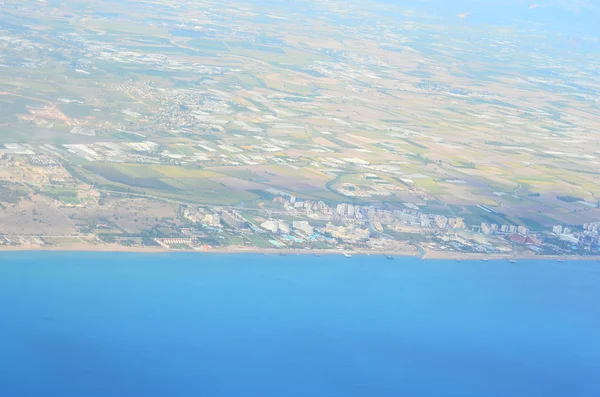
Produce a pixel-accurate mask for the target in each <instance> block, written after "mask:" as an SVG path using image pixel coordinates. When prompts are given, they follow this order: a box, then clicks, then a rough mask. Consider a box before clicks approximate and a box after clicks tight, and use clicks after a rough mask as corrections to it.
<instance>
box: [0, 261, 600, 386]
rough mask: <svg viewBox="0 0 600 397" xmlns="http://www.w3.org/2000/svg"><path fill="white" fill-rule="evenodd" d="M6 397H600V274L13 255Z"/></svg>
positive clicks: (592, 270) (585, 269)
mask: <svg viewBox="0 0 600 397" xmlns="http://www.w3.org/2000/svg"><path fill="white" fill-rule="evenodd" d="M0 396H10V397H21V396H27V397H29V396H57V397H120V396H124V397H125V396H127V397H138V396H139V397H151V396H161V397H163V396H171V397H178V396H194V397H198V396H202V397H204V396H206V397H211V396H227V397H229V396H232V397H233V396H235V397H238V396H257V397H271V396H273V397H275V396H277V397H295V396H302V397H315V396H340V397H342V396H343V397H354V396H365V397H367V396H368V397H376V396H378V397H381V396H390V397H391V396H393V397H401V396H410V397H420V396H424V397H436V396H443V397H449V396H457V397H458V396H460V397H470V396H478V397H479V396H484V397H496V396H503V397H504V396H511V397H535V396H540V397H553V396H564V397H588V396H589V397H598V396H600V264H599V263H596V262H563V263H558V262H551V261H519V262H518V263H516V264H511V263H508V262H506V261H490V262H487V263H484V262H476V261H473V262H471V261H463V262H460V263H458V262H455V261H441V260H440V261H436V260H431V261H421V260H417V259H402V258H396V259H395V260H393V261H391V260H386V259H385V258H383V257H380V256H371V257H354V258H351V259H347V258H343V257H342V256H322V257H314V256H285V257H282V256H263V255H216V254H150V255H146V254H125V253H4V254H1V255H0Z"/></svg>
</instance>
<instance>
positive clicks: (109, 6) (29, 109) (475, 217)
mask: <svg viewBox="0 0 600 397" xmlns="http://www.w3.org/2000/svg"><path fill="white" fill-rule="evenodd" d="M343 9H344V11H343V12H341V11H340V9H338V8H336V5H335V2H325V3H323V4H321V3H319V4H317V3H314V2H312V1H307V2H301V3H299V4H298V5H297V6H295V7H292V9H291V10H285V9H284V7H283V6H282V5H279V4H278V3H277V2H268V3H265V4H262V3H261V2H253V1H239V2H236V7H228V8H223V7H222V6H221V3H220V2H215V1H211V0H203V1H191V0H189V1H187V0H185V1H181V2H177V3H172V2H167V1H161V0H159V1H139V2H136V3H135V5H134V4H132V3H130V2H120V3H115V2H109V3H107V2H101V1H96V0H86V1H75V0H66V1H61V2H60V4H59V3H58V2H56V1H47V2H39V1H33V0H25V1H19V2H17V1H11V0H6V1H5V7H4V8H3V9H2V13H1V14H0V50H1V53H0V67H1V69H0V70H2V73H1V76H0V155H1V156H2V159H0V162H1V163H2V167H0V178H2V181H6V182H7V183H8V182H10V183H17V184H21V185H20V186H21V188H20V189H24V190H23V192H24V193H23V195H28V194H30V193H31V192H33V193H31V194H34V195H35V200H34V201H33V202H35V203H41V201H40V200H42V199H43V200H47V202H49V203H50V204H48V205H56V206H57V208H59V210H61V211H68V212H69V214H71V215H70V216H75V214H76V213H77V212H78V211H85V210H86V208H92V207H93V208H96V209H99V208H102V205H103V203H104V202H105V201H106V200H104V199H106V198H107V197H108V198H109V200H108V201H110V200H114V199H115V197H119V199H124V198H123V197H127V199H130V200H136V203H137V204H138V205H139V206H140V208H147V209H148V211H149V210H150V208H152V206H153V205H156V203H157V200H158V201H160V202H162V203H163V204H164V203H169V205H173V206H175V205H186V204H197V205H208V206H221V207H243V208H247V207H250V208H267V207H269V206H270V205H271V203H269V202H268V201H269V198H270V197H269V196H268V195H266V194H265V193H264V192H265V191H269V190H273V189H274V190H276V191H279V192H282V193H283V194H287V195H293V196H294V197H298V198H299V199H302V200H313V201H316V202H318V201H322V202H324V203H327V205H331V206H332V207H334V206H335V205H337V204H339V203H352V204H354V205H364V206H380V207H385V208H396V207H400V208H404V207H402V205H403V204H413V205H418V206H419V208H421V209H422V210H424V211H426V212H428V213H431V214H433V213H436V211H437V210H438V207H439V205H440V203H442V204H443V206H442V208H448V207H451V208H453V209H454V211H453V212H454V213H456V214H460V215H461V216H463V217H464V219H465V220H466V222H467V223H468V224H469V225H478V224H480V223H482V222H493V223H503V224H518V225H528V226H530V227H532V228H537V229H543V228H547V227H551V226H552V225H553V224H556V223H563V224H581V223H582V222H585V221H586V220H587V221H589V220H592V219H596V218H598V217H599V216H600V209H598V208H597V204H598V202H599V201H600V179H599V178H600V146H599V145H598V139H597V133H598V131H597V129H598V126H599V125H600V109H599V103H600V102H599V101H600V84H599V83H598V79H597V73H595V72H594V71H595V70H598V69H599V68H600V59H599V58H598V55H597V52H594V51H593V50H594V48H595V47H594V45H593V44H591V43H590V44H589V46H588V47H586V46H585V45H584V44H582V45H581V46H579V47H578V50H577V51H574V52H572V53H570V54H569V56H568V57H567V56H561V55H558V53H557V51H556V50H555V49H556V46H557V45H558V44H557V40H558V39H557V38H556V35H555V34H553V33H552V32H551V31H548V32H546V33H547V34H546V35H540V34H537V33H534V32H533V31H529V30H527V29H521V30H519V31H518V32H513V34H510V35H508V34H507V33H506V30H505V29H504V28H502V27H498V26H496V27H494V26H488V27H484V26H482V25H479V24H477V23H470V22H469V20H464V21H456V20H452V21H450V22H448V21H446V22H444V23H442V21H441V20H440V21H439V23H437V22H436V21H437V20H436V19H433V17H431V16H430V15H426V14H423V13H417V12H411V11H410V10H408V9H403V8H400V6H397V5H394V4H389V3H377V5H372V4H371V5H369V3H368V2H350V3H349V4H345V5H344V7H343ZM398 15H403V17H402V18H400V19H398V18H397V16H398ZM372 21H377V23H371V22H372ZM23 26H30V27H32V28H31V29H29V28H27V29H25V28H23ZM582 40H583V39H582ZM527 46H529V47H534V48H535V51H533V50H528V49H527V48H529V47H527ZM474 48H476V49H477V50H474ZM33 158H35V160H34V159H33ZM40 159H41V160H40ZM32 162H33V163H35V164H34V165H32ZM11 192H12V190H10V189H6V190H5V191H4V193H2V197H0V199H1V200H2V202H3V204H2V205H3V206H9V205H15V204H18V206H23V205H25V204H23V203H21V202H20V201H19V202H18V203H15V202H14V201H15V200H17V199H16V198H14V197H13V196H14V195H13V194H12V193H11ZM18 192H19V190H17V195H18ZM111 195H112V196H111ZM560 196H571V197H577V198H578V200H575V201H572V202H566V201H564V200H559V199H558V197H560ZM143 200H146V204H147V205H148V206H146V205H142V204H141V202H142V201H143ZM28 205H29V204H28ZM40 205H42V204H40ZM44 205H46V204H44ZM104 205H108V204H104ZM478 205H485V206H488V207H490V208H492V209H493V210H494V211H496V212H495V213H493V214H491V215H490V213H489V212H485V211H483V212H482V211H481V210H478V207H477V206H478ZM90 206H91V207H90ZM269 208H270V207H269ZM24 211H25V210H24ZM141 211H142V210H141V209H140V210H139V211H137V212H138V215H137V216H136V217H135V219H137V222H138V223H139V225H138V226H135V225H133V224H132V223H131V222H125V223H124V222H121V223H119V222H114V221H113V223H111V225H112V226H111V227H113V229H110V230H113V232H114V233H128V232H130V231H132V230H138V231H139V230H142V229H144V228H152V227H153V222H151V221H150V219H151V218H152V216H151V215H150V214H142V213H141ZM93 213H98V214H100V213H103V211H100V210H98V211H97V212H96V210H94V212H93ZM5 216H8V217H9V218H7V219H9V220H8V221H7V222H12V221H11V220H10V219H13V218H10V217H11V216H12V215H10V214H9V215H5ZM48 216H50V215H48ZM98 216H100V215H98ZM75 217H76V218H77V219H79V218H82V219H83V218H85V217H79V216H75ZM48 219H49V218H48ZM67 223H68V222H67ZM92 226H94V227H91V228H87V229H86V230H91V231H94V233H96V232H98V229H97V228H95V225H92ZM61 227H62V228H63V229H64V230H67V229H69V228H70V227H73V226H72V225H71V226H67V225H64V226H61ZM86 227H87V226H86ZM107 230H108V229H107ZM72 232H73V233H76V232H77V231H76V230H75V229H74V230H72ZM113 232H105V234H106V233H113ZM103 233H104V232H103Z"/></svg>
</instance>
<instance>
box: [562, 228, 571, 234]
mask: <svg viewBox="0 0 600 397" xmlns="http://www.w3.org/2000/svg"><path fill="white" fill-rule="evenodd" d="M571 233H573V231H572V230H571V229H570V228H569V227H567V226H565V228H564V229H563V234H571Z"/></svg>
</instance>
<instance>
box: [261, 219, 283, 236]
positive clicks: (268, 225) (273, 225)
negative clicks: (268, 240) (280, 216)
mask: <svg viewBox="0 0 600 397" xmlns="http://www.w3.org/2000/svg"><path fill="white" fill-rule="evenodd" d="M260 227H262V228H263V229H265V230H266V231H268V232H271V233H277V232H278V231H279V222H277V221H273V220H268V221H266V222H263V223H262V224H261V225H260Z"/></svg>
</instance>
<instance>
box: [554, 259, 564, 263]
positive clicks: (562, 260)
mask: <svg viewBox="0 0 600 397" xmlns="http://www.w3.org/2000/svg"><path fill="white" fill-rule="evenodd" d="M556 261H557V262H564V261H565V260H564V259H557V260H556Z"/></svg>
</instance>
